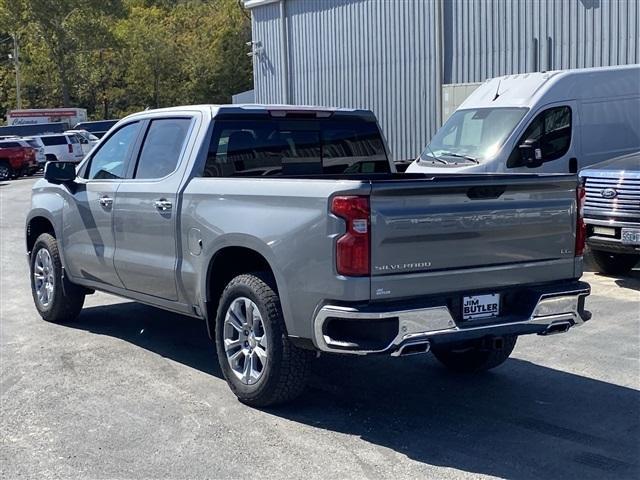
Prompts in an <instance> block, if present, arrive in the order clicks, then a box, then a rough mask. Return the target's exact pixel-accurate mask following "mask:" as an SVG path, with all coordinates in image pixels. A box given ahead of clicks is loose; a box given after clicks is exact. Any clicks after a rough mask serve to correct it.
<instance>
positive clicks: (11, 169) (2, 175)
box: [0, 140, 38, 180]
mask: <svg viewBox="0 0 640 480" xmlns="http://www.w3.org/2000/svg"><path fill="white" fill-rule="evenodd" d="M37 170H38V162H37V161H36V151H35V149H33V148H32V147H30V146H29V145H28V144H27V143H25V142H22V141H20V140H2V141H0V180H8V179H9V178H17V177H19V176H21V175H33V174H34V173H35V172H36V171H37Z"/></svg>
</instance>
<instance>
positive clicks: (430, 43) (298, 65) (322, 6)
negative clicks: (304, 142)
mask: <svg viewBox="0 0 640 480" xmlns="http://www.w3.org/2000/svg"><path fill="white" fill-rule="evenodd" d="M245 7H246V8H247V9H249V11H250V12H251V18H252V35H253V46H252V48H253V62H254V65H253V67H254V88H255V101H256V102H258V103H289V104H311V105H328V106H336V107H353V108H369V109H372V110H373V111H374V112H375V113H376V115H377V116H378V118H379V120H380V123H381V125H382V128H383V130H384V133H385V135H386V137H387V139H388V141H389V146H390V148H391V150H392V154H393V156H394V158H395V159H396V160H402V159H410V158H414V157H415V156H416V155H417V154H418V153H419V152H420V150H421V149H422V148H423V147H424V145H425V144H426V143H427V141H428V140H429V138H430V137H431V135H433V133H434V132H435V130H436V129H437V128H438V126H439V125H440V120H441V118H442V117H443V115H446V113H447V112H446V111H444V112H443V105H442V99H443V92H444V95H445V96H446V97H447V98H449V96H448V92H449V90H448V89H449V88H450V87H448V86H449V85H451V84H461V83H472V82H482V81H484V80H485V79H487V78H491V77H495V76H500V75H507V74H513V73H524V72H531V71H540V70H557V69H566V68H581V67H593V66H607V65H620V64H633V63H640V46H639V43H640V2H638V0H245ZM457 90H459V89H457ZM467 90H469V89H467ZM453 97H454V96H453V95H452V96H451V98H453ZM454 106H455V105H454ZM451 107H452V106H451V105H448V109H449V110H450V109H451ZM445 110H447V109H445Z"/></svg>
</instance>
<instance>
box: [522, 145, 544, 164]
mask: <svg viewBox="0 0 640 480" xmlns="http://www.w3.org/2000/svg"><path fill="white" fill-rule="evenodd" d="M518 150H519V151H520V161H521V162H522V163H521V165H522V166H523V167H528V168H536V167H539V166H540V165H542V149H541V148H540V143H539V142H538V141H535V140H534V141H529V140H527V141H525V142H524V143H523V144H522V145H519V146H518Z"/></svg>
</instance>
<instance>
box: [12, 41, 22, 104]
mask: <svg viewBox="0 0 640 480" xmlns="http://www.w3.org/2000/svg"><path fill="white" fill-rule="evenodd" d="M13 62H14V64H15V67H16V104H17V108H18V110H20V109H21V108H22V96H21V92H20V47H19V46H18V34H17V33H14V34H13Z"/></svg>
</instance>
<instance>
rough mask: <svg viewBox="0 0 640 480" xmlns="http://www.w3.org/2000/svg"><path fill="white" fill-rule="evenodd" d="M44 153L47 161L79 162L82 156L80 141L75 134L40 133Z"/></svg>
mask: <svg viewBox="0 0 640 480" xmlns="http://www.w3.org/2000/svg"><path fill="white" fill-rule="evenodd" d="M38 138H40V140H41V141H42V143H43V144H44V153H45V157H46V159H47V161H48V162H57V161H70V162H79V161H80V160H82V159H83V158H84V153H83V152H82V147H81V146H80V141H79V140H78V138H77V137H76V136H75V135H65V134H60V135H41V136H39V137H38Z"/></svg>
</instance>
